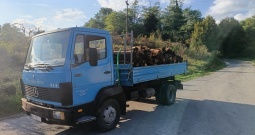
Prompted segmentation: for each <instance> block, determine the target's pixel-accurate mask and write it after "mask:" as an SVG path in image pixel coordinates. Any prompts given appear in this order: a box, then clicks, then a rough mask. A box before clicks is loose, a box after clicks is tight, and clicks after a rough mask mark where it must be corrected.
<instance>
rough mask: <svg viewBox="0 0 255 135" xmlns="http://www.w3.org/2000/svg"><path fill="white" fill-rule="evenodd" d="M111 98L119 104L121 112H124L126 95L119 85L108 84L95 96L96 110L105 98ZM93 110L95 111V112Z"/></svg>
mask: <svg viewBox="0 0 255 135" xmlns="http://www.w3.org/2000/svg"><path fill="white" fill-rule="evenodd" d="M110 98H113V99H115V100H117V102H118V103H119V105H120V109H121V114H126V97H125V94H124V92H123V89H122V87H121V86H109V87H105V88H102V89H101V90H100V91H99V92H98V94H97V95H96V98H95V101H94V102H95V105H96V110H98V108H99V107H100V105H101V104H102V103H103V102H104V101H105V100H107V99H110ZM96 110H95V112H96Z"/></svg>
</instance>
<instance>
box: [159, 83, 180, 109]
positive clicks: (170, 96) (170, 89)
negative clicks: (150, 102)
mask: <svg viewBox="0 0 255 135" xmlns="http://www.w3.org/2000/svg"><path fill="white" fill-rule="evenodd" d="M175 99H176V88H175V86H174V85H172V84H169V83H164V84H163V85H161V87H160V88H159V90H158V92H157V94H156V100H157V101H158V103H160V104H163V105H172V104H174V102H175Z"/></svg>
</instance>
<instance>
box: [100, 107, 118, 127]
mask: <svg viewBox="0 0 255 135" xmlns="http://www.w3.org/2000/svg"><path fill="white" fill-rule="evenodd" d="M103 118H104V121H105V123H107V124H111V123H113V122H114V120H115V119H116V110H115V108H113V107H112V106H108V107H106V108H105V110H104V113H103Z"/></svg>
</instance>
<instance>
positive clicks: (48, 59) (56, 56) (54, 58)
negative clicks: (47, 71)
mask: <svg viewBox="0 0 255 135" xmlns="http://www.w3.org/2000/svg"><path fill="white" fill-rule="evenodd" d="M69 35H70V32H69V31H62V32H56V33H50V34H46V35H42V36H38V37H35V38H33V40H32V42H31V45H30V48H29V51H28V55H27V59H26V65H29V66H36V65H42V64H43V65H49V66H63V65H64V63H65V57H66V50H67V45H68V40H69Z"/></svg>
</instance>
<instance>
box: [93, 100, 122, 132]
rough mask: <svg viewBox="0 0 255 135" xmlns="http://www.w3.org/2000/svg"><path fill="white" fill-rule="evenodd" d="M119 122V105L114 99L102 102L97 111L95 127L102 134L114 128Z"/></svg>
mask: <svg viewBox="0 0 255 135" xmlns="http://www.w3.org/2000/svg"><path fill="white" fill-rule="evenodd" d="M119 120H120V105H119V103H118V102H117V101H116V100H114V99H108V100H106V101H104V102H103V104H102V105H101V106H100V108H99V110H98V115H97V120H96V121H97V126H98V128H99V130H101V131H102V132H107V131H110V130H112V129H113V128H115V127H116V125H117V124H118V123H119Z"/></svg>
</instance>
